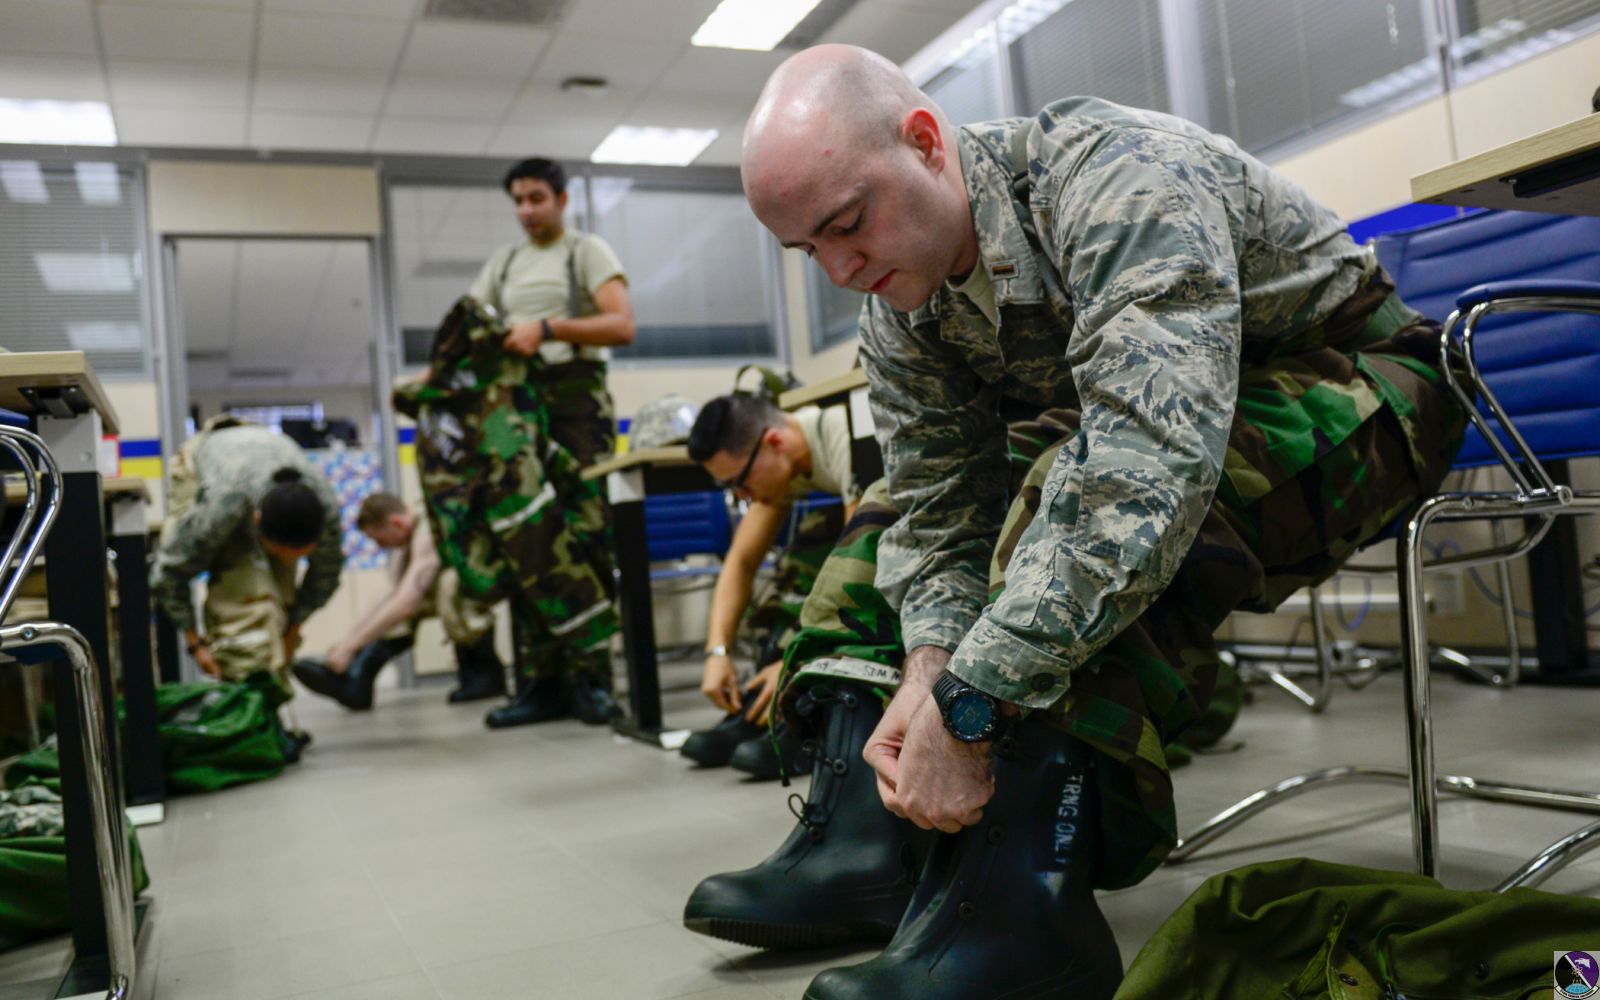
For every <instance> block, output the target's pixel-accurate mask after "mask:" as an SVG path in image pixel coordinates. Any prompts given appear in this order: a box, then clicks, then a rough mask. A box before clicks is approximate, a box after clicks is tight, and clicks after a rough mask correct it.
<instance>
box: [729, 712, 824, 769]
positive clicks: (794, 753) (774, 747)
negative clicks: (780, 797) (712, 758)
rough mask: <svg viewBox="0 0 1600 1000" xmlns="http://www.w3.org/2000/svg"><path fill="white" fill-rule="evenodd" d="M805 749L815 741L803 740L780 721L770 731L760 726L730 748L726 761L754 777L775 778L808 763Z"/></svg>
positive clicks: (811, 747)
mask: <svg viewBox="0 0 1600 1000" xmlns="http://www.w3.org/2000/svg"><path fill="white" fill-rule="evenodd" d="M807 748H809V750H815V749H816V745H815V743H814V742H813V741H811V740H806V741H804V742H803V743H802V742H801V740H800V737H799V735H798V734H796V733H795V731H794V730H793V729H792V728H790V727H789V726H787V725H785V724H784V723H782V722H779V723H778V724H777V727H776V729H775V730H774V731H773V732H767V731H766V730H764V729H763V730H762V732H761V735H760V736H757V737H756V738H755V739H751V740H746V741H745V742H743V743H741V744H739V746H738V748H737V749H735V750H734V751H733V756H732V758H730V759H729V761H728V764H729V766H730V767H732V768H733V769H734V770H735V771H742V772H744V773H745V774H748V775H749V776H750V777H752V778H754V779H755V780H757V781H777V780H778V779H779V778H781V777H783V776H784V774H786V773H787V774H790V775H796V774H799V773H800V772H801V771H803V770H805V769H806V767H807V766H808V765H809V764H810V762H811V760H810V753H809V752H808V749H807Z"/></svg>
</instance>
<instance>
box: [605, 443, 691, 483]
mask: <svg viewBox="0 0 1600 1000" xmlns="http://www.w3.org/2000/svg"><path fill="white" fill-rule="evenodd" d="M693 464H694V462H693V461H692V460H690V458H689V449H688V448H687V447H685V446H684V445H681V444H678V445H672V446H670V447H667V448H640V449H639V450H637V451H629V452H625V453H624V454H621V455H618V456H616V457H615V458H608V459H606V460H605V461H604V462H596V463H595V464H593V465H591V466H589V467H588V468H586V469H584V470H583V478H584V479H600V478H602V477H604V476H607V475H610V474H611V473H613V472H626V471H627V470H629V469H637V468H639V467H640V466H645V465H693Z"/></svg>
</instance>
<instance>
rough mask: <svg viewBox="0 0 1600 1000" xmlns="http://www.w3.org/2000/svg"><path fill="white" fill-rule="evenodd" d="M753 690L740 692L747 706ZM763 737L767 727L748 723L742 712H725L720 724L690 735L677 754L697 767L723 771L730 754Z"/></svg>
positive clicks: (730, 756) (731, 755) (731, 757)
mask: <svg viewBox="0 0 1600 1000" xmlns="http://www.w3.org/2000/svg"><path fill="white" fill-rule="evenodd" d="M752 691H754V688H751V689H750V690H747V691H745V692H744V702H745V704H746V705H748V704H749V703H750V695H751V692H752ZM766 734H767V727H766V726H763V725H762V724H761V723H759V722H751V721H750V720H749V719H746V718H745V717H744V710H743V709H740V710H739V711H737V712H729V713H728V714H727V715H724V716H723V717H722V721H721V722H719V723H717V724H716V725H714V726H712V727H711V728H710V729H702V730H700V731H699V732H697V733H690V734H689V738H688V739H687V740H684V742H683V746H682V747H680V748H679V749H678V752H679V753H681V754H683V755H684V756H685V757H687V758H689V759H690V760H692V761H694V762H695V763H696V764H699V765H700V766H701V767H726V766H727V765H728V761H729V760H731V759H733V752H734V751H735V750H736V749H738V748H739V745H740V744H741V743H744V742H745V741H746V740H753V739H756V738H758V737H761V736H765V735H766Z"/></svg>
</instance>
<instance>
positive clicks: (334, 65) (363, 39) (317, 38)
mask: <svg viewBox="0 0 1600 1000" xmlns="http://www.w3.org/2000/svg"><path fill="white" fill-rule="evenodd" d="M405 37H406V25H405V23H404V22H400V21H374V20H361V19H357V18H349V17H309V16H306V15H302V14H277V13H272V12H267V13H263V14H262V15H261V45H260V50H259V52H258V53H257V61H258V63H259V65H261V66H274V67H276V66H306V67H313V68H320V69H338V70H345V71H363V70H364V71H368V72H372V71H380V72H388V71H389V70H390V69H391V68H392V67H393V66H394V63H395V60H396V59H398V58H399V57H400V48H401V46H402V45H403V44H404V43H405Z"/></svg>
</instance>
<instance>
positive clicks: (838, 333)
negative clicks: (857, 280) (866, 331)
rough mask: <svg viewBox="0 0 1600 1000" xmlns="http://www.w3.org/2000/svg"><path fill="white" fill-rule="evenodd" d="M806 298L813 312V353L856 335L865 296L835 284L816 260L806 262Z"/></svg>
mask: <svg viewBox="0 0 1600 1000" xmlns="http://www.w3.org/2000/svg"><path fill="white" fill-rule="evenodd" d="M806 298H807V302H808V304H809V306H810V310H811V352H812V353H813V354H815V353H817V352H819V351H822V350H825V349H827V348H829V347H832V346H833V345H834V344H841V343H844V342H845V341H847V340H850V339H851V338H853V337H854V336H855V335H856V331H857V328H858V327H859V326H860V323H861V304H862V303H863V302H865V301H866V299H867V297H866V295H865V294H863V293H861V292H856V291H852V290H850V289H848V288H840V287H839V286H838V285H835V284H834V283H833V282H831V281H829V280H828V276H827V275H826V274H824V273H823V271H822V268H821V267H819V266H817V263H816V261H813V260H807V261H806Z"/></svg>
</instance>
